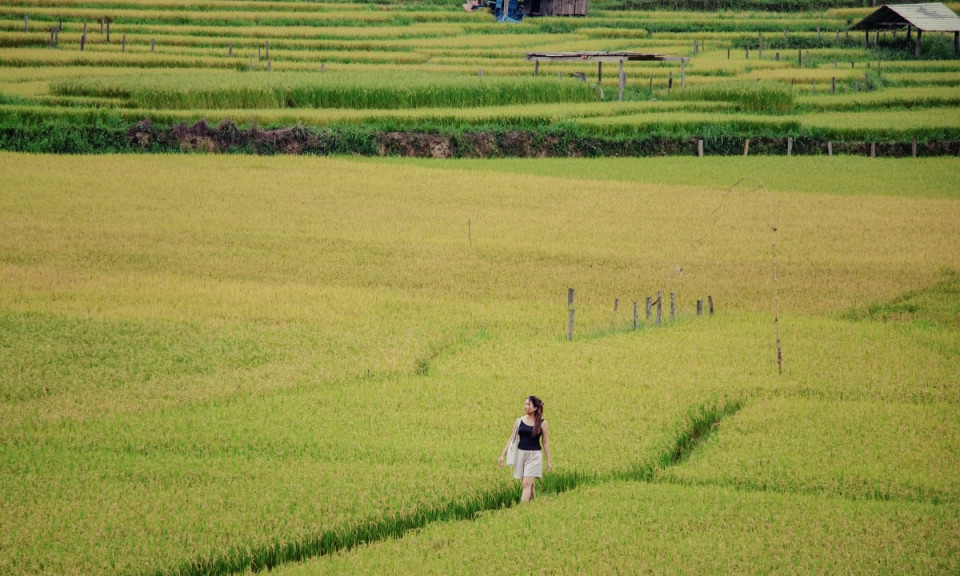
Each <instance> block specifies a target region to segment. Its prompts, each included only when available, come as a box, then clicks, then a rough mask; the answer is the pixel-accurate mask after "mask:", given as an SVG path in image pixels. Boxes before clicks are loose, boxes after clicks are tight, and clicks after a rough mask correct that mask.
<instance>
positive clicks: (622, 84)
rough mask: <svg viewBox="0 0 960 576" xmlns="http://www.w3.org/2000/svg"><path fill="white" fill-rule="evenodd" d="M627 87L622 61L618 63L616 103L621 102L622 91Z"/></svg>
mask: <svg viewBox="0 0 960 576" xmlns="http://www.w3.org/2000/svg"><path fill="white" fill-rule="evenodd" d="M626 85H627V75H626V73H625V72H624V71H623V60H621V61H620V84H619V86H618V88H617V101H618V102H622V101H623V89H624V87H625V86H626Z"/></svg>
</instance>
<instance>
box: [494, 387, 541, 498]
mask: <svg viewBox="0 0 960 576" xmlns="http://www.w3.org/2000/svg"><path fill="white" fill-rule="evenodd" d="M515 437H519V439H520V441H519V443H518V444H517V454H516V457H515V458H514V460H513V462H507V464H508V465H510V466H513V477H514V478H516V479H517V480H523V492H522V493H521V495H520V501H521V502H529V501H531V500H533V499H534V498H535V497H536V495H537V492H536V480H537V478H543V458H544V457H545V458H546V459H547V473H549V472H550V471H551V470H553V466H552V465H551V464H550V441H549V438H550V428H549V427H548V426H547V421H546V420H544V419H543V401H542V400H540V399H539V398H537V397H536V396H530V397H528V398H527V400H526V402H524V403H523V416H521V417H520V418H518V419H517V421H516V422H515V423H514V425H513V432H512V433H511V434H510V439H509V440H507V445H506V446H504V448H503V452H501V453H500V460H499V462H498V465H499V466H500V467H501V468H503V462H504V460H505V459H506V458H507V454H508V453H509V451H510V445H511V444H513V441H514V438H515ZM541 442H542V443H543V447H542V449H541V445H540V444H541ZM541 452H542V453H543V454H542V455H541Z"/></svg>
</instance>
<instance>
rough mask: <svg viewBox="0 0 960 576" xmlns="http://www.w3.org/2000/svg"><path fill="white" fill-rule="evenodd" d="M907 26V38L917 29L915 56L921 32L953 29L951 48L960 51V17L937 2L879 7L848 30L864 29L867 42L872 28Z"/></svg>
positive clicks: (897, 28) (917, 52) (918, 54)
mask: <svg viewBox="0 0 960 576" xmlns="http://www.w3.org/2000/svg"><path fill="white" fill-rule="evenodd" d="M903 27H906V28H907V39H908V40H909V39H910V35H911V34H912V32H913V29H914V28H916V29H917V43H916V48H914V56H915V57H917V58H919V57H920V38H921V36H922V35H923V33H924V32H953V49H954V51H956V52H958V53H960V18H958V17H957V15H956V14H954V13H953V11H952V10H950V9H949V8H947V7H946V6H945V5H944V4H941V3H940V2H931V3H927V4H894V5H889V4H888V5H886V6H883V7H881V8H879V9H878V10H877V11H876V12H874V13H873V14H871V15H869V16H867V17H866V18H864V19H863V20H861V21H859V22H857V23H856V24H855V25H854V26H853V27H851V28H850V29H851V30H864V31H865V33H866V35H867V41H868V42H869V39H870V31H871V30H899V29H901V28H903Z"/></svg>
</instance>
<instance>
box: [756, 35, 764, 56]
mask: <svg viewBox="0 0 960 576" xmlns="http://www.w3.org/2000/svg"><path fill="white" fill-rule="evenodd" d="M757 58H759V59H761V60H763V32H760V47H759V49H758V50H757Z"/></svg>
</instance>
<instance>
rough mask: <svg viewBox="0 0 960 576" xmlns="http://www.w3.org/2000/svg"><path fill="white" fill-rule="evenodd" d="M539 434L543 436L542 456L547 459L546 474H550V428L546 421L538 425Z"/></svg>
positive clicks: (551, 466) (551, 465) (551, 467)
mask: <svg viewBox="0 0 960 576" xmlns="http://www.w3.org/2000/svg"><path fill="white" fill-rule="evenodd" d="M540 434H542V435H543V455H544V456H545V457H546V458H547V472H550V471H551V470H553V464H551V463H550V426H548V425H547V422H546V421H543V422H541V423H540Z"/></svg>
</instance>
